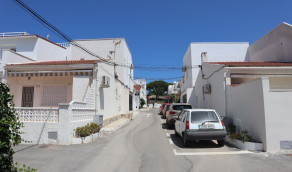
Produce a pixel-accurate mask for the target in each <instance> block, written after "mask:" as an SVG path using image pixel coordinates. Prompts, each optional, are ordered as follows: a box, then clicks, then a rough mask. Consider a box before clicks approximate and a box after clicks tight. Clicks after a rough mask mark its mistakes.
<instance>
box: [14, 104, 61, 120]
mask: <svg viewBox="0 0 292 172" xmlns="http://www.w3.org/2000/svg"><path fill="white" fill-rule="evenodd" d="M15 110H16V114H17V115H18V116H19V120H20V121H21V122H59V109H58V108H39V107H16V108H15Z"/></svg>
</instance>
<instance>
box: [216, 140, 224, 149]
mask: <svg viewBox="0 0 292 172" xmlns="http://www.w3.org/2000/svg"><path fill="white" fill-rule="evenodd" d="M217 142H218V146H219V147H223V146H224V144H225V140H217Z"/></svg>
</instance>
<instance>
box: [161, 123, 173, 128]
mask: <svg viewBox="0 0 292 172" xmlns="http://www.w3.org/2000/svg"><path fill="white" fill-rule="evenodd" d="M161 128H162V129H166V130H173V129H174V128H173V127H171V128H168V127H167V125H166V123H162V124H161Z"/></svg>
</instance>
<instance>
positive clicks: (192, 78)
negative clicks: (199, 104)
mask: <svg viewBox="0 0 292 172" xmlns="http://www.w3.org/2000/svg"><path fill="white" fill-rule="evenodd" d="M248 46H249V43H247V42H239V43H237V42H230V43H228V42H222V43H220V42H219V43H216V42H214V43H191V44H190V46H189V47H188V50H187V52H186V54H185V56H184V58H183V65H184V66H186V67H187V70H186V72H184V73H183V82H182V83H181V101H182V97H183V96H184V95H185V94H187V93H192V92H193V87H196V85H195V84H196V83H197V82H196V80H197V77H198V74H199V71H200V68H199V67H198V65H201V53H202V52H207V61H208V62H224V61H244V59H245V56H246V52H247V48H248ZM190 67H191V68H190ZM187 89H189V90H187ZM186 90H187V91H186ZM187 97H188V99H187V102H189V101H190V99H195V97H192V96H190V95H187Z"/></svg>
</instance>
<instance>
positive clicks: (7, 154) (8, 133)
mask: <svg viewBox="0 0 292 172" xmlns="http://www.w3.org/2000/svg"><path fill="white" fill-rule="evenodd" d="M9 91H10V90H9V88H8V86H7V85H6V84H4V83H0V115H1V116H0V167H1V169H2V170H3V171H11V170H12V169H13V154H14V151H13V149H12V146H16V145H18V144H19V143H20V142H21V137H20V131H19V129H20V127H22V123H21V122H19V120H18V117H17V116H16V115H15V110H14V104H13V102H12V100H13V96H12V95H10V94H9Z"/></svg>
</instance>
